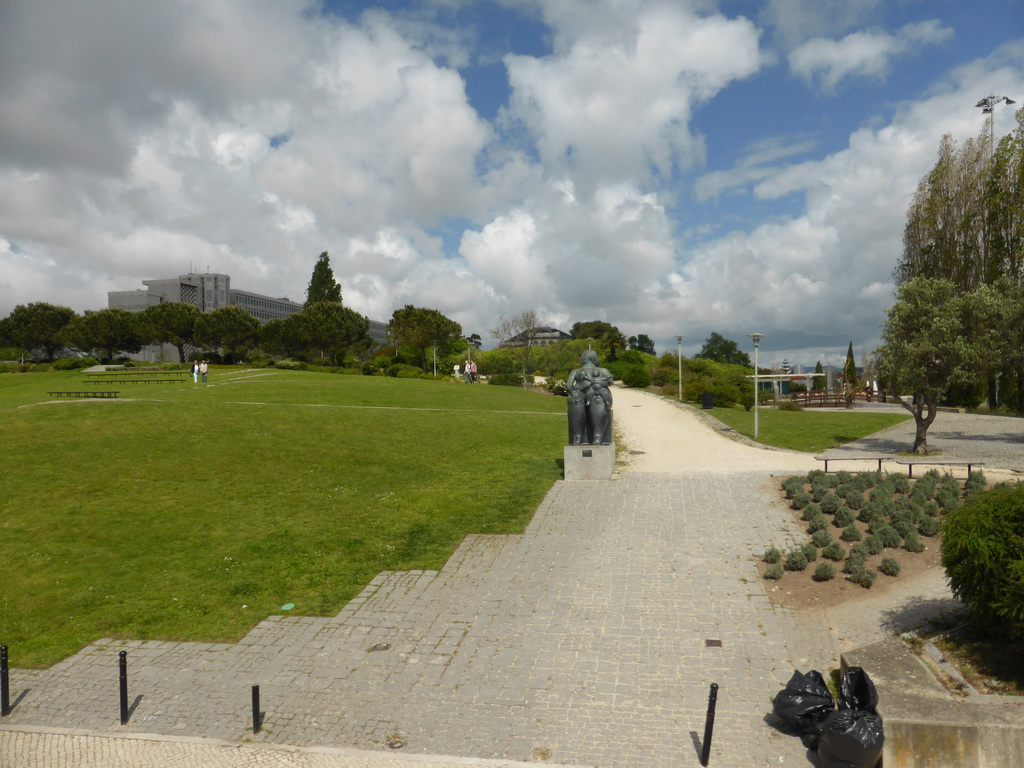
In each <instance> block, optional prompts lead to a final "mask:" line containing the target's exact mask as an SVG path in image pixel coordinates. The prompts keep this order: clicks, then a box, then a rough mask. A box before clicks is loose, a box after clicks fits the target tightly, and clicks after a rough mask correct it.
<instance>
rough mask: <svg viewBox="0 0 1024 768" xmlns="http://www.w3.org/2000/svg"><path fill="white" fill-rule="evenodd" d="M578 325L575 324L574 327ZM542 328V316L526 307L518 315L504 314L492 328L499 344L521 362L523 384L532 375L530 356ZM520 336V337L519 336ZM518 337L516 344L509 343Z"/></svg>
mask: <svg viewBox="0 0 1024 768" xmlns="http://www.w3.org/2000/svg"><path fill="white" fill-rule="evenodd" d="M575 327H576V326H575V325H574V326H573V328H575ZM539 330H540V318H539V317H538V315H537V311H536V310H534V309H524V310H523V311H522V312H520V313H519V314H518V315H513V316H512V317H508V318H506V317H505V316H504V315H502V316H501V317H500V318H499V319H498V325H497V327H495V328H492V329H491V336H492V337H493V338H495V339H496V340H497V341H498V346H501V347H506V348H507V349H508V350H509V352H510V354H511V356H512V358H513V359H514V360H515V361H516V362H517V363H518V364H519V368H520V370H521V371H522V375H523V386H524V387H525V386H526V385H527V381H528V380H529V379H528V377H529V375H530V371H531V368H530V358H531V356H532V351H533V343H534V341H535V340H536V334H537V332H538V331H539ZM517 337H519V338H517ZM512 339H516V340H517V342H521V343H517V344H516V345H515V346H512V345H510V344H509V342H510V341H512Z"/></svg>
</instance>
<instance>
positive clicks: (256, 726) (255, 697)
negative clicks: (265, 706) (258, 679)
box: [252, 685, 260, 733]
mask: <svg viewBox="0 0 1024 768" xmlns="http://www.w3.org/2000/svg"><path fill="white" fill-rule="evenodd" d="M252 732H253V733H259V732H260V687H259V686H258V685H254V686H253V687H252Z"/></svg>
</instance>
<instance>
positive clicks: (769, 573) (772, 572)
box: [764, 563, 783, 581]
mask: <svg viewBox="0 0 1024 768" xmlns="http://www.w3.org/2000/svg"><path fill="white" fill-rule="evenodd" d="M782 574H783V570H782V566H781V565H780V564H779V563H776V564H775V565H769V566H768V567H767V568H766V569H765V572H764V577H765V578H766V579H769V580H770V581H778V580H779V579H781V578H782Z"/></svg>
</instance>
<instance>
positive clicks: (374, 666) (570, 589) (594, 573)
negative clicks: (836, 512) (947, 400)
mask: <svg viewBox="0 0 1024 768" xmlns="http://www.w3.org/2000/svg"><path fill="white" fill-rule="evenodd" d="M615 407H616V419H617V424H618V426H619V428H620V429H623V430H624V432H625V434H626V435H627V440H626V442H627V443H628V444H629V445H630V447H631V449H632V450H635V451H636V453H633V454H631V457H632V459H633V461H634V462H636V464H637V466H634V467H633V468H632V469H630V468H629V467H628V466H627V468H626V469H625V470H624V471H623V472H621V473H620V474H618V475H617V476H616V478H615V479H614V480H611V481H608V482H601V483H564V482H559V483H556V484H555V486H554V487H553V488H552V489H551V491H550V492H549V494H548V495H547V497H546V498H545V500H544V501H543V503H542V504H541V505H540V507H539V508H538V510H537V512H536V515H535V516H534V519H533V521H532V522H531V524H530V525H529V527H528V529H527V530H526V532H525V533H523V534H522V535H515V536H470V537H468V538H467V539H466V541H465V542H464V543H463V545H462V546H461V547H460V548H459V550H458V551H457V552H456V553H455V555H454V556H453V557H452V558H451V560H450V561H449V562H448V563H447V565H446V566H445V567H444V568H443V569H442V570H441V571H440V572H403V573H383V574H380V575H379V576H378V577H377V578H376V579H375V580H374V581H373V582H372V583H371V584H370V585H369V586H368V587H367V588H366V589H365V590H364V591H363V593H362V594H361V595H360V596H359V597H357V598H356V599H355V600H353V601H352V602H351V603H349V604H348V605H347V606H346V607H345V608H344V610H342V611H341V613H339V614H338V615H337V616H336V617H331V618H303V617H286V616H273V617H270V618H269V619H268V620H266V621H264V622H262V623H261V624H260V625H259V626H257V627H256V628H255V629H254V630H253V631H252V632H251V633H250V634H249V635H248V636H246V637H245V638H244V639H243V640H242V641H241V642H240V643H238V644H235V645H227V644H202V643H164V642H128V643H126V642H120V641H115V640H109V639H108V640H102V641H99V642H97V643H94V644H92V645H90V646H89V647H87V648H86V649H84V650H83V651H82V652H80V653H79V654H77V655H75V656H74V657H72V658H69V659H67V660H65V661H63V662H61V663H60V664H58V665H56V666H54V667H53V668H51V669H49V670H45V671H30V670H13V671H12V673H11V691H12V699H13V702H14V703H15V704H16V706H15V709H14V711H13V712H12V713H11V715H9V716H8V717H7V718H5V719H4V721H3V724H2V726H0V765H3V766H7V765H12V766H19V768H20V766H27V767H29V768H35V767H36V766H46V767H47V768H48V767H49V766H57V765H75V766H86V767H87V766H93V765H94V766H110V765H122V764H123V765H132V766H135V767H138V766H146V765H154V766H155V765H161V766H178V765H180V766H191V765H203V766H225V768H226V767H227V766H236V765H237V766H242V765H301V766H321V765H323V766H364V765H365V766H370V767H375V766H377V765H378V764H379V763H380V761H388V760H391V761H394V760H399V761H400V762H406V763H409V761H410V760H412V761H413V763H414V764H416V765H428V764H429V765H435V766H436V765H442V766H444V765H455V764H466V763H467V762H468V763H470V764H488V765H505V764H508V761H529V762H544V763H546V764H572V765H600V766H607V767H608V768H620V767H621V768H627V766H628V767H630V768H632V767H634V766H643V767H644V768H660V767H661V766H666V767H667V766H676V765H680V764H682V765H686V764H693V765H695V764H697V755H698V744H699V739H700V737H701V735H702V733H703V727H704V716H705V712H706V707H707V696H708V687H709V685H710V684H711V683H717V684H718V685H719V686H720V690H719V696H718V713H717V719H716V728H715V736H714V740H713V748H712V758H711V765H713V766H716V767H718V766H721V767H722V768H729V767H731V766H735V767H736V768H740V767H742V768H750V767H753V766H769V765H771V766H780V765H809V764H811V763H810V762H809V759H808V755H807V752H806V751H805V750H804V749H803V748H802V746H801V745H800V742H799V740H798V739H795V738H793V737H790V736H785V735H782V734H779V733H778V732H776V731H775V730H774V729H773V728H771V727H770V726H769V725H767V724H766V723H765V722H764V716H765V714H766V713H768V712H769V711H770V699H771V696H772V695H774V693H776V692H777V691H778V690H779V689H780V688H781V687H782V686H783V684H784V683H785V682H786V680H787V679H788V678H789V676H790V675H791V674H792V671H793V669H794V668H795V667H799V668H801V669H810V668H818V669H822V670H827V669H828V668H829V667H830V666H833V665H835V663H836V661H837V659H838V653H839V651H840V650H841V648H840V645H841V643H842V639H843V638H842V637H841V636H840V635H841V633H837V632H836V628H835V627H831V626H830V625H829V621H828V619H827V617H825V616H823V615H805V614H796V613H794V612H792V611H788V610H785V609H776V608H773V607H772V606H771V605H770V603H769V601H768V598H767V596H766V594H765V591H764V588H763V586H762V583H761V581H760V580H759V579H758V577H757V571H756V568H755V566H754V563H753V557H754V556H755V555H756V554H759V553H760V552H762V551H763V550H764V548H765V544H766V542H771V543H774V544H776V545H786V544H789V543H791V542H792V543H795V542H796V541H798V540H801V541H802V538H803V535H802V532H801V531H800V530H799V529H798V528H797V527H796V526H795V524H794V523H793V522H792V516H791V515H790V514H789V513H788V511H786V510H785V508H784V507H783V506H782V504H781V503H780V502H779V501H778V494H777V492H776V491H775V483H776V482H777V481H773V480H771V479H770V477H769V473H768V471H766V469H765V467H771V468H772V469H774V470H777V471H781V472H786V471H787V467H789V468H790V469H789V470H788V471H789V472H790V473H792V472H796V471H799V472H805V471H806V469H807V467H808V466H813V464H811V465H807V462H808V458H807V457H806V456H805V455H803V454H793V453H789V452H779V451H767V450H763V449H757V448H752V447H749V446H744V445H740V444H738V443H736V442H734V441H727V440H725V439H724V438H722V437H721V436H720V435H718V434H716V433H715V432H714V430H712V429H709V428H708V427H707V425H706V424H705V423H703V422H702V421H701V420H700V419H699V418H698V416H697V415H696V414H694V413H693V412H692V411H688V410H686V409H682V408H681V407H679V406H676V405H674V404H671V403H667V402H666V401H663V400H660V399H658V398H654V397H652V396H649V395H645V394H643V393H637V392H632V391H629V390H619V391H616V406H615ZM666 409H667V410H666ZM641 414H642V415H641ZM670 417H671V418H670ZM645 422H649V425H648V426H646V427H644V426H643V425H644V424H645ZM630 424H632V425H633V427H632V428H630V426H629V425H630ZM650 424H659V425H660V426H659V427H657V428H655V427H654V426H650ZM637 425H640V426H641V427H642V429H641V430H640V431H639V432H638V431H637V429H636V427H637ZM644 430H646V431H644ZM664 432H667V433H669V434H663V433H664ZM680 436H685V437H684V438H683V439H681V440H680ZM673 441H676V442H673ZM673 445H674V446H675V448H674V450H675V451H677V452H681V451H687V452H689V453H688V455H689V456H690V457H691V461H689V462H679V461H675V462H674V463H673V467H674V471H670V472H666V471H659V470H658V468H657V466H656V464H654V463H653V462H656V461H660V460H661V459H659V458H657V457H658V456H661V457H662V458H663V457H664V456H665V455H666V453H668V454H671V453H672V450H673V448H672V446H673ZM684 445H685V448H684V447H683V446H684ZM659 446H660V447H659ZM665 446H668V448H667V449H666V447H665ZM716 455H717V457H718V459H717V468H718V471H711V465H712V464H716V461H715V458H714V457H715V456H716ZM698 457H700V461H701V462H703V463H704V464H706V465H707V466H702V467H700V471H697V468H695V467H694V464H695V463H697V458H698ZM934 588H935V585H931V586H930V587H929V589H932V590H934ZM909 592H910V593H909V594H907V595H904V596H902V597H901V599H904V598H905V599H906V600H908V601H910V602H914V601H915V600H917V599H919V597H918V596H917V595H915V593H914V589H913V588H912V587H911V588H910V590H909ZM940 597H941V595H940ZM883 608H884V606H878V607H877V610H876V611H875V613H871V612H868V613H866V614H862V615H859V616H858V617H857V618H856V619H854V620H853V621H852V622H851V623H853V624H857V625H863V626H862V627H860V628H859V629H858V631H857V632H856V634H857V640H862V639H864V638H869V639H877V637H878V636H880V633H883V632H884V631H885V630H884V627H883V626H882V622H881V621H880V620H879V618H878V616H880V615H881V614H880V611H881V610H882V609H883ZM120 650H126V651H127V652H128V667H129V699H130V701H131V702H132V714H131V719H130V722H129V724H128V725H126V726H120V725H119V724H118V687H117V654H118V652H119V651H120ZM255 684H258V685H260V692H261V705H262V706H261V708H262V710H263V711H264V713H265V714H264V716H263V723H262V726H263V727H262V730H261V732H260V733H258V734H255V735H254V734H252V733H251V725H252V723H251V686H252V685H255ZM141 735H148V736H145V737H144V738H142V737H140V736H141ZM161 735H162V736H164V737H169V738H164V739H160V738H158V737H159V736H161ZM195 739H200V740H199V741H196V740H195ZM211 739H212V740H219V741H211ZM356 750H358V751H356ZM69 754H73V755H74V756H75V757H74V759H71V758H68V755H69ZM432 755H446V756H448V757H443V758H438V757H431V756H432ZM494 761H498V762H494ZM391 764H394V763H393V762H392V763H391Z"/></svg>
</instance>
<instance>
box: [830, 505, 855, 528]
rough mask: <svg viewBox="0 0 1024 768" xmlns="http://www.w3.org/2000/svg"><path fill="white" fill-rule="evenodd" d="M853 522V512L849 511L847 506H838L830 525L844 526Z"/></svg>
mask: <svg viewBox="0 0 1024 768" xmlns="http://www.w3.org/2000/svg"><path fill="white" fill-rule="evenodd" d="M852 523H853V512H851V511H850V508H849V507H840V508H839V509H837V510H836V514H835V517H833V518H832V525H834V526H835V527H836V528H845V527H846V526H848V525H851V524H852Z"/></svg>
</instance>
